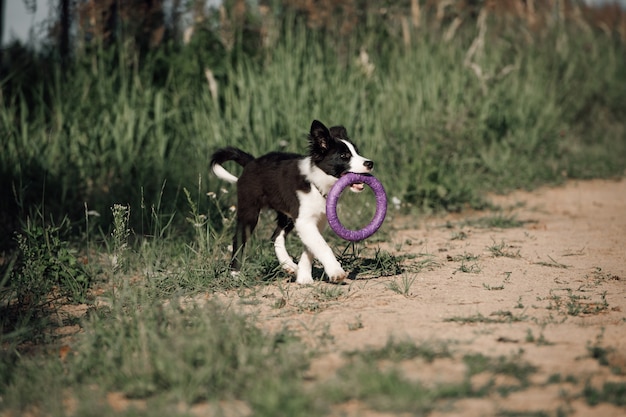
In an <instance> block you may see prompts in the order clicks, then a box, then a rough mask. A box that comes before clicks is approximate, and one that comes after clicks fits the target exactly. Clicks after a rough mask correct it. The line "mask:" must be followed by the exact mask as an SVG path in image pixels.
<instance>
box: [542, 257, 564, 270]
mask: <svg viewBox="0 0 626 417" xmlns="http://www.w3.org/2000/svg"><path fill="white" fill-rule="evenodd" d="M548 259H550V261H549V262H547V261H540V262H535V265H541V266H547V267H550V268H563V269H567V268H569V267H570V266H569V265H565V264H562V263H560V262H557V261H555V260H554V258H552V257H551V256H550V255H548Z"/></svg>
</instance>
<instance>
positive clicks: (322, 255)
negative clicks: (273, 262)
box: [296, 217, 348, 282]
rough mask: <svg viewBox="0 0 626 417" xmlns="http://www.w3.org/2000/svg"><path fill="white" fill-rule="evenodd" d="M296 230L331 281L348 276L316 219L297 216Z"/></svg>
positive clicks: (337, 280) (340, 279) (341, 279)
mask: <svg viewBox="0 0 626 417" xmlns="http://www.w3.org/2000/svg"><path fill="white" fill-rule="evenodd" d="M296 232H298V236H300V239H301V240H302V243H304V245H305V246H306V248H307V250H308V251H309V252H310V253H311V254H313V256H314V257H316V258H317V259H318V260H319V261H320V262H321V263H322V265H323V266H324V271H325V272H326V275H328V278H329V279H330V281H331V282H340V281H343V280H344V279H345V278H346V277H347V276H348V274H346V271H344V270H343V268H342V267H341V265H340V264H339V262H338V261H337V259H336V258H335V254H334V253H333V250H332V249H331V248H330V246H328V243H326V241H325V240H324V237H323V236H322V234H321V233H320V230H319V225H318V221H316V220H315V219H313V218H309V217H306V218H298V220H296ZM305 252H306V251H305ZM303 257H304V254H303ZM301 261H302V259H301ZM298 277H300V264H298ZM296 282H299V281H296Z"/></svg>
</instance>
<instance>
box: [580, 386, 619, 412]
mask: <svg viewBox="0 0 626 417" xmlns="http://www.w3.org/2000/svg"><path fill="white" fill-rule="evenodd" d="M582 395H583V397H584V398H585V400H587V403H588V404H589V405H592V406H593V405H598V404H600V403H610V404H614V405H616V406H618V407H623V406H626V382H605V383H603V384H602V388H601V389H599V388H594V387H593V386H592V385H591V384H590V383H587V385H585V388H584V389H583V392H582Z"/></svg>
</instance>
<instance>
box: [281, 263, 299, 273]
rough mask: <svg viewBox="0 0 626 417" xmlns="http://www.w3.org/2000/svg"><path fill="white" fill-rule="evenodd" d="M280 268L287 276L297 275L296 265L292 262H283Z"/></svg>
mask: <svg viewBox="0 0 626 417" xmlns="http://www.w3.org/2000/svg"><path fill="white" fill-rule="evenodd" d="M280 267H281V268H283V271H285V272H286V273H288V274H291V275H296V274H297V273H298V265H296V264H295V263H293V262H284V263H283V264H282V265H280Z"/></svg>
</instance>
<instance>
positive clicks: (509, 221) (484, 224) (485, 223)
mask: <svg viewBox="0 0 626 417" xmlns="http://www.w3.org/2000/svg"><path fill="white" fill-rule="evenodd" d="M525 223H528V221H524V220H518V219H517V218H516V217H515V215H508V216H507V215H504V214H502V213H499V214H496V215H493V216H487V217H481V218H479V219H474V220H467V221H466V222H465V223H464V224H465V225H467V226H473V227H478V228H481V229H491V228H498V229H512V228H515V227H522V226H523V225H524V224H525Z"/></svg>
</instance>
